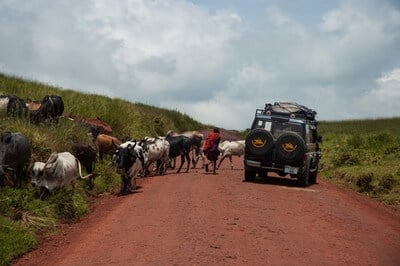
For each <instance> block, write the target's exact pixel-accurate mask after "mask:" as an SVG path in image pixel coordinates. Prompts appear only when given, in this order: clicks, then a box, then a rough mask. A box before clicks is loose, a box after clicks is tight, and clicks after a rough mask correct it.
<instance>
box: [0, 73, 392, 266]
mask: <svg viewBox="0 0 400 266" xmlns="http://www.w3.org/2000/svg"><path fill="white" fill-rule="evenodd" d="M0 94H3V95H17V96H19V97H21V98H22V99H25V100H27V99H31V100H41V99H42V98H43V97H44V96H45V95H50V94H54V95H59V96H61V97H62V98H63V101H64V104H65V111H64V114H65V115H74V116H82V117H91V118H95V117H99V118H101V119H102V120H103V121H105V122H107V123H108V124H110V125H111V126H112V127H113V135H114V136H117V137H120V138H127V137H130V138H136V139H140V138H143V137H145V136H162V135H165V134H166V132H167V131H168V130H174V131H176V132H182V131H185V130H198V129H201V128H211V127H212V126H211V125H204V124H201V123H200V122H197V121H195V120H194V119H192V118H191V117H189V116H188V115H186V114H183V113H181V112H179V111H176V110H167V109H162V108H158V107H155V106H149V105H144V104H141V103H130V102H128V101H126V100H124V99H118V98H117V99H111V98H108V97H105V96H99V95H94V94H85V93H80V92H76V91H73V90H68V89H62V88H59V87H56V86H52V85H49V84H43V83H40V82H35V81H29V80H24V79H21V78H18V77H13V76H8V75H3V74H0ZM4 131H12V132H16V131H19V132H22V133H24V134H25V135H26V136H27V137H28V138H29V140H30V142H31V148H32V157H31V163H33V162H35V161H46V160H47V158H48V157H49V156H50V154H51V152H52V151H57V152H62V151H71V145H72V143H73V142H74V141H79V142H81V143H85V144H92V139H91V137H90V136H88V134H87V133H88V129H87V128H86V127H84V126H82V125H81V124H79V123H76V122H74V121H70V120H68V119H60V121H59V123H58V124H46V123H42V124H40V125H32V124H31V123H30V122H29V121H28V120H26V119H14V118H8V117H6V116H5V115H4V114H0V132H4ZM319 134H320V135H322V136H323V139H324V142H323V144H322V150H323V159H322V163H321V175H322V176H323V178H326V179H329V180H331V181H332V182H335V183H337V184H340V185H344V186H347V187H350V188H352V189H355V190H356V191H359V192H361V193H366V194H368V195H370V196H373V197H375V198H377V199H379V200H382V201H384V202H386V203H388V204H393V205H398V204H400V196H399V195H400V159H399V158H400V118H394V119H380V120H366V121H343V122H321V123H320V127H319ZM242 135H243V136H245V135H246V131H244V132H242ZM95 172H96V173H98V174H99V176H97V177H96V179H95V182H94V188H93V189H91V190H89V189H88V184H86V180H79V183H78V185H77V186H76V188H75V189H73V188H72V187H70V186H69V187H67V188H66V189H65V190H63V191H56V192H55V193H53V194H50V195H48V196H47V197H45V198H42V199H41V198H40V193H39V191H38V190H37V189H35V188H33V187H32V186H30V184H29V182H28V181H29V177H27V182H26V185H25V186H24V187H23V188H21V189H16V188H12V187H1V188H0V265H9V264H10V263H11V262H12V260H13V259H15V258H17V257H18V256H20V255H22V254H24V253H26V252H28V251H30V250H33V249H35V248H36V247H37V245H38V243H39V242H40V239H41V238H42V237H45V236H48V235H52V234H56V233H58V232H59V226H60V224H62V223H73V222H76V221H78V220H79V219H80V218H81V217H82V216H84V215H85V214H87V213H88V212H90V210H91V208H92V206H93V203H95V202H96V200H97V199H98V197H101V196H106V195H110V194H113V193H115V192H117V191H118V190H119V186H120V177H119V175H118V174H117V173H116V171H115V169H114V168H113V167H112V165H111V159H110V158H109V157H108V158H106V159H105V160H104V162H99V161H97V162H96V171H95Z"/></svg>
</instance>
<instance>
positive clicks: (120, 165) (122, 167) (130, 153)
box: [113, 141, 144, 195]
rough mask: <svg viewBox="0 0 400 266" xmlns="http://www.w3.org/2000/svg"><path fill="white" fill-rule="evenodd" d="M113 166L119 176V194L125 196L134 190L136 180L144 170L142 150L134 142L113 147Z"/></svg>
mask: <svg viewBox="0 0 400 266" xmlns="http://www.w3.org/2000/svg"><path fill="white" fill-rule="evenodd" d="M115 148H116V151H115V154H114V157H113V161H114V164H115V165H116V167H117V169H118V172H119V173H120V174H121V190H120V194H123V195H126V194H129V193H131V192H133V191H134V190H135V189H136V178H137V176H138V175H139V173H140V172H141V171H142V170H143V169H144V155H143V148H142V147H141V146H139V145H137V142H136V141H127V142H124V143H122V144H121V145H119V146H118V145H115Z"/></svg>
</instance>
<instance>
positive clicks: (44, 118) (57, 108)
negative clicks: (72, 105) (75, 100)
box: [30, 95, 64, 124]
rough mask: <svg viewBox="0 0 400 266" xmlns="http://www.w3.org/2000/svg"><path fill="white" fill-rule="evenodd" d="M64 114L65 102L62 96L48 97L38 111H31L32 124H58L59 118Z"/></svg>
mask: <svg viewBox="0 0 400 266" xmlns="http://www.w3.org/2000/svg"><path fill="white" fill-rule="evenodd" d="M63 112H64V102H63V100H62V98H61V96H58V95H46V96H45V97H44V98H43V100H42V101H41V103H40V107H39V109H37V110H33V111H30V120H31V122H32V123H36V124H38V123H41V122H56V123H57V122H58V119H59V117H60V116H61V115H62V114H63Z"/></svg>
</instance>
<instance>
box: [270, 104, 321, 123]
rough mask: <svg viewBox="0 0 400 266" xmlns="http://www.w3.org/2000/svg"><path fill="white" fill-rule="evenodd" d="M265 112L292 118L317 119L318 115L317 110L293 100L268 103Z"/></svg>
mask: <svg viewBox="0 0 400 266" xmlns="http://www.w3.org/2000/svg"><path fill="white" fill-rule="evenodd" d="M264 112H265V114H267V115H271V114H274V115H283V116H290V118H303V119H307V120H315V116H316V115H317V112H316V111H315V110H312V109H310V108H308V107H306V106H304V105H300V104H298V103H293V102H275V103H274V104H270V103H266V104H265V108H264Z"/></svg>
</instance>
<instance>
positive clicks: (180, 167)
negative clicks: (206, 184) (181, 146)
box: [176, 154, 185, 173]
mask: <svg viewBox="0 0 400 266" xmlns="http://www.w3.org/2000/svg"><path fill="white" fill-rule="evenodd" d="M184 162H185V155H183V154H181V165H180V166H179V168H178V171H176V172H177V173H179V172H180V171H181V169H182V166H183V163H184Z"/></svg>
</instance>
